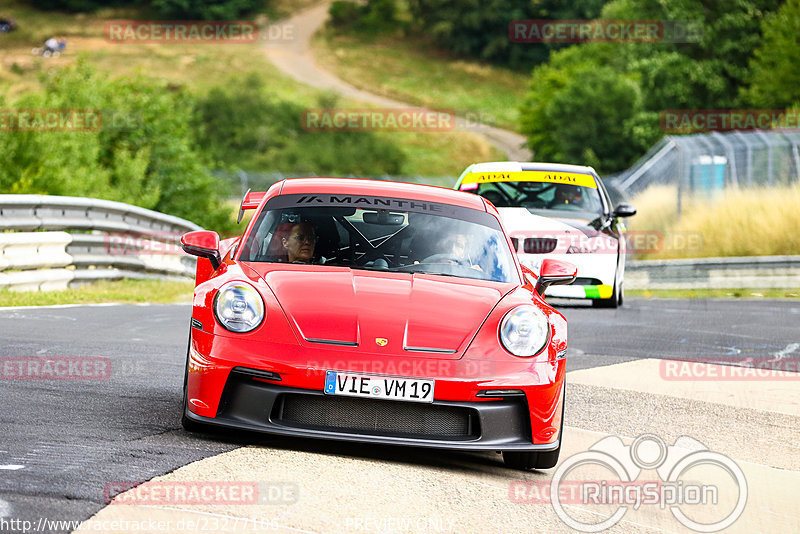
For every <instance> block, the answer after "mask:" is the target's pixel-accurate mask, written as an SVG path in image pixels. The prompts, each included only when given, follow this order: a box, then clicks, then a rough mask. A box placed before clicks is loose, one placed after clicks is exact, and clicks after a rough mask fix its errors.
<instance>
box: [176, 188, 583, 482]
mask: <svg viewBox="0 0 800 534" xmlns="http://www.w3.org/2000/svg"><path fill="white" fill-rule="evenodd" d="M248 209H255V210H257V212H256V214H255V215H254V217H253V218H252V220H251V221H250V223H249V224H248V226H247V229H246V230H245V232H244V235H243V236H241V237H237V238H231V239H226V240H224V241H220V240H219V237H218V235H217V234H216V233H215V232H210V231H198V232H190V233H188V234H185V235H184V236H183V237H182V238H181V243H182V245H183V248H184V250H185V251H186V252H188V253H190V254H194V255H196V256H199V259H198V263H197V281H196V288H195V292H194V306H193V310H192V318H191V340H190V344H189V354H188V356H187V363H186V375H185V383H184V390H185V391H184V403H185V404H184V414H183V425H184V427H185V428H187V429H189V430H197V429H202V428H203V427H204V426H207V425H216V426H221V427H228V428H238V429H247V430H255V431H262V432H268V433H272V434H282V435H290V436H304V437H314V438H326V439H338V440H348V441H357V442H368V443H384V444H393V445H409V446H422V447H437V448H445V449H464V450H492V451H503V457H504V460H505V462H506V464H507V465H510V466H513V467H517V468H522V469H532V468H549V467H553V466H554V465H555V463H556V461H557V459H558V453H559V450H560V446H561V433H562V432H561V430H562V428H563V403H564V374H565V367H566V362H565V354H566V350H567V323H566V320H565V319H564V317H563V316H562V315H561V314H560V313H559V312H557V311H556V310H554V309H553V308H551V307H550V306H549V305H548V304H546V303H545V302H544V300H543V299H542V297H541V295H542V293H543V291H544V288H545V287H546V286H548V285H549V284H559V283H569V282H571V281H572V280H573V279H574V277H575V268H574V267H573V266H571V265H570V264H566V263H562V262H558V261H555V260H545V262H544V263H543V265H542V267H541V272H540V276H539V277H538V278H537V276H536V275H535V274H534V273H533V272H531V271H529V270H527V269H526V268H524V267H521V266H520V264H519V261H518V260H517V257H516V255H515V254H514V252H513V246H512V244H511V240H510V239H509V237H508V236H507V235H506V233H505V231H504V230H503V227H502V224H501V223H500V219H499V216H498V213H497V210H495V208H494V207H493V206H492V205H491V204H489V203H487V202H485V201H484V200H483V199H482V198H481V197H479V196H477V195H472V194H469V193H463V192H460V191H453V190H449V189H444V188H439V187H431V186H423V185H414V184H405V183H396V182H380V181H373V180H354V179H340V178H295V179H289V180H284V181H282V182H279V183H277V184H275V185H273V186H272V187H271V188H270V189H269V190H268V191H267V192H259V193H254V192H248V194H247V195H245V197H244V199H243V200H242V210H248Z"/></svg>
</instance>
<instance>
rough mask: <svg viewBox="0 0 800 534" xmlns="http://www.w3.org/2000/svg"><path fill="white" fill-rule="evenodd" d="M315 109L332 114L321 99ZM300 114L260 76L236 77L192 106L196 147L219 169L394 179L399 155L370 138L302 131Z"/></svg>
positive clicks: (400, 161) (331, 101)
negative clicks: (194, 110)
mask: <svg viewBox="0 0 800 534" xmlns="http://www.w3.org/2000/svg"><path fill="white" fill-rule="evenodd" d="M319 107H321V108H335V107H336V98H335V97H334V98H323V99H321V101H320V103H319ZM304 111H305V109H304V108H303V107H302V106H300V105H297V104H295V103H293V102H288V101H282V100H276V99H275V98H274V97H272V96H270V95H269V92H268V90H267V82H266V80H265V79H264V78H263V76H262V75H260V74H255V73H252V74H249V75H247V76H243V77H242V76H237V77H233V78H231V79H230V81H229V82H228V83H226V84H225V85H224V86H222V87H217V88H214V89H212V90H211V91H210V92H209V94H208V95H207V96H206V97H203V98H201V99H200V100H199V101H198V103H197V108H196V113H195V120H194V125H195V131H196V136H197V140H198V143H199V144H200V146H202V147H203V150H204V151H205V152H207V153H208V154H209V155H210V157H211V158H212V159H213V160H214V162H215V164H216V165H217V166H218V167H220V168H239V169H246V170H268V171H271V170H276V169H280V170H281V171H282V172H289V173H306V174H307V173H316V174H359V175H383V174H397V173H399V172H400V171H401V169H402V166H403V163H404V162H405V155H404V154H403V153H402V152H401V151H400V149H398V148H397V147H396V146H395V145H394V144H392V143H391V142H390V141H388V140H386V139H385V138H383V137H379V136H377V135H376V134H375V133H372V132H337V131H334V132H324V131H306V130H304V129H303V128H302V116H303V112H304Z"/></svg>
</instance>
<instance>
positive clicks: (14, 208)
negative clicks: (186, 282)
mask: <svg viewBox="0 0 800 534" xmlns="http://www.w3.org/2000/svg"><path fill="white" fill-rule="evenodd" d="M192 230H200V227H199V226H197V225H196V224H194V223H192V222H190V221H187V220H184V219H181V218H179V217H173V216H171V215H165V214H163V213H158V212H155V211H152V210H148V209H144V208H140V207H137V206H131V205H128V204H123V203H121V202H113V201H110V200H98V199H90V198H81V197H60V196H49V195H0V289H4V288H10V289H14V290H37V289H39V290H49V289H63V288H66V287H70V286H74V285H80V284H84V283H89V282H93V281H95V280H118V279H122V278H164V277H167V278H170V277H180V278H186V277H193V276H194V272H195V265H196V259H195V258H194V257H192V256H188V255H185V254H184V253H183V252H182V251H181V250H180V246H179V244H178V239H179V238H180V235H181V234H183V233H185V232H189V231H192Z"/></svg>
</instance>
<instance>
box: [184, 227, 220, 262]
mask: <svg viewBox="0 0 800 534" xmlns="http://www.w3.org/2000/svg"><path fill="white" fill-rule="evenodd" d="M181 247H182V248H183V250H184V251H185V252H186V253H187V254H191V255H193V256H199V257H201V258H208V259H209V260H211V266H212V267H213V268H214V270H215V271H216V270H217V268H219V266H220V265H221V264H222V257H221V256H220V254H219V234H217V232H212V231H210V230H197V231H196V232H189V233H186V234H183V235H182V236H181Z"/></svg>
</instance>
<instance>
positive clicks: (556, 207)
mask: <svg viewBox="0 0 800 534" xmlns="http://www.w3.org/2000/svg"><path fill="white" fill-rule="evenodd" d="M474 192H476V193H477V194H479V195H481V196H483V197H484V198H486V199H487V200H489V201H490V202H491V203H492V204H494V205H495V206H496V207H498V208H508V207H513V208H528V209H529V210H530V211H531V212H533V213H536V214H537V215H544V216H546V217H563V218H580V219H587V220H593V219H596V218H597V217H599V216H601V215H603V201H602V200H601V198H600V191H599V190H598V189H597V188H596V187H586V186H582V185H571V184H552V183H542V182H494V183H488V184H481V185H480V187H479V188H478V190H477V191H474Z"/></svg>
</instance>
